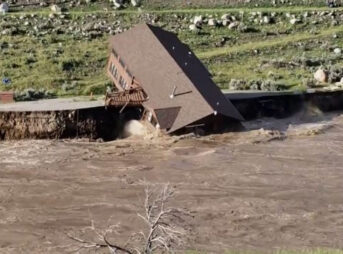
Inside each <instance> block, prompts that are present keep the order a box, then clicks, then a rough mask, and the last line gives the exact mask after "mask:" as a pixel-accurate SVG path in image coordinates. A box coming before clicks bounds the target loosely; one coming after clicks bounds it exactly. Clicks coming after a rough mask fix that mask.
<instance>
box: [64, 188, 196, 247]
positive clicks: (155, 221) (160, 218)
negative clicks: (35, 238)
mask: <svg viewBox="0 0 343 254" xmlns="http://www.w3.org/2000/svg"><path fill="white" fill-rule="evenodd" d="M143 184H144V186H145V201H144V214H138V216H139V218H141V219H142V220H143V221H144V222H145V225H146V227H145V228H144V229H143V230H142V231H140V232H139V233H135V234H133V235H132V236H131V237H130V239H129V240H128V241H127V243H126V244H125V245H124V246H119V245H118V244H114V243H111V242H110V241H109V240H108V237H107V236H108V235H113V234H118V232H117V229H118V228H119V227H120V226H119V224H114V225H110V226H108V227H107V228H106V229H105V230H99V229H97V228H96V227H95V225H94V221H93V220H91V225H90V226H89V227H86V228H85V229H84V231H90V232H92V234H93V235H95V237H96V240H95V241H90V240H85V239H82V238H80V237H76V236H73V235H71V234H67V236H68V237H69V238H70V239H72V240H73V241H75V242H77V243H78V246H77V248H76V249H74V250H73V251H74V252H79V251H80V250H82V249H100V248H107V249H108V250H109V252H110V253H111V254H119V253H124V254H134V253H136V254H152V253H154V252H156V251H159V252H168V253H170V252H173V250H174V249H175V248H177V247H180V246H182V244H184V242H185V238H186V235H187V230H186V226H185V225H186V224H187V220H188V218H189V216H190V214H189V213H188V212H186V211H184V210H182V209H178V208H173V207H170V205H169V201H170V199H171V198H173V197H174V194H175V191H174V189H173V188H172V187H171V186H170V185H169V184H162V185H161V184H160V185H159V184H149V183H146V182H143Z"/></svg>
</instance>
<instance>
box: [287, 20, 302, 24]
mask: <svg viewBox="0 0 343 254" xmlns="http://www.w3.org/2000/svg"><path fill="white" fill-rule="evenodd" d="M300 22H301V21H300V19H297V18H293V19H291V20H290V21H289V23H291V24H292V25H295V24H298V23H300Z"/></svg>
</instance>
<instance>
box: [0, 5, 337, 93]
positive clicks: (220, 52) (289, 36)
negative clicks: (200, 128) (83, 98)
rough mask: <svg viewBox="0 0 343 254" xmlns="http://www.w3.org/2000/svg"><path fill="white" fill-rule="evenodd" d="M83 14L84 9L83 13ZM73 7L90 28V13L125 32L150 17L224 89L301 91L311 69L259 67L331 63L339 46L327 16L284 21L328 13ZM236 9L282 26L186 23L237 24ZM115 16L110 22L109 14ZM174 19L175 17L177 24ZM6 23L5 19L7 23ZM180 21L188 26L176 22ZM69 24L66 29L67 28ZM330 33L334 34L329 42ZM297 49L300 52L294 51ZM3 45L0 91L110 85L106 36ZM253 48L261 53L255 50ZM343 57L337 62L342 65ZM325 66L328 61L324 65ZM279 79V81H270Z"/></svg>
mask: <svg viewBox="0 0 343 254" xmlns="http://www.w3.org/2000/svg"><path fill="white" fill-rule="evenodd" d="M82 8H83V7H82ZM82 8H81V7H78V8H74V9H71V10H70V12H69V14H68V15H69V17H70V21H71V22H74V23H77V24H79V26H80V27H82V26H83V24H82V22H83V19H84V20H85V21H86V23H87V22H94V20H93V19H92V18H90V16H91V15H90V14H95V15H97V17H96V20H97V21H100V20H104V21H106V22H107V23H108V24H111V23H112V22H116V21H120V22H121V25H122V27H124V28H128V27H131V26H132V25H134V24H136V23H139V22H142V20H145V18H146V16H147V14H148V13H149V15H153V16H154V17H157V18H158V21H157V25H159V26H162V27H164V28H165V29H167V30H170V31H173V32H176V33H177V34H178V36H179V38H180V39H181V40H182V41H183V42H184V43H186V44H188V45H189V46H190V47H191V49H192V50H194V51H195V53H196V54H197V56H199V57H200V59H201V60H203V61H204V63H205V65H206V66H207V67H208V68H209V70H210V72H211V73H212V74H213V78H214V81H215V82H216V83H217V84H218V85H219V86H220V87H222V88H227V87H228V84H229V82H230V80H231V79H242V80H246V81H250V80H266V79H270V78H271V76H272V78H273V79H275V81H277V82H281V83H284V84H285V87H287V88H288V89H291V90H292V89H303V85H302V83H303V79H305V78H311V77H312V76H313V71H314V70H313V69H311V68H308V67H297V68H277V67H275V66H262V63H263V62H268V61H271V60H273V59H284V60H285V61H292V59H293V58H300V57H304V56H305V57H307V58H310V59H311V58H328V59H330V57H331V55H332V53H330V50H329V49H328V48H329V47H324V48H323V47H322V46H323V45H326V44H328V45H329V46H330V47H336V46H338V47H343V42H342V40H341V38H342V37H343V25H338V26H332V25H331V24H330V22H331V19H330V18H325V17H324V18H320V20H321V21H320V22H319V23H318V24H316V25H313V24H312V21H313V20H314V18H310V19H309V20H306V21H305V22H303V23H302V24H299V25H295V26H292V25H291V24H290V23H289V20H288V19H287V18H286V16H285V15H284V14H285V13H286V12H290V13H292V14H295V15H300V14H302V12H305V11H306V12H308V11H313V10H328V9H327V8H325V7H318V8H317V7H316V8H315V7H306V6H293V7H283V8H281V7H277V8H276V7H272V8H270V7H269V8H267V7H261V8H241V7H239V8H237V7H235V8H222V9H220V8H217V7H216V8H214V9H209V8H204V9H182V8H181V9H176V10H171V9H152V10H151V9H148V10H147V9H143V10H142V11H138V10H137V9H132V8H131V9H128V10H121V11H104V10H103V9H102V8H103V6H102V7H99V6H96V5H91V6H88V7H84V9H82ZM335 10H336V12H338V14H337V15H341V14H343V9H335ZM240 11H244V12H245V13H249V12H252V11H262V12H266V13H271V12H279V13H281V14H282V15H280V18H279V21H278V22H276V23H274V24H256V23H254V22H253V21H252V20H249V19H247V18H246V17H247V15H246V14H245V16H243V18H244V20H243V21H244V23H245V24H246V25H247V26H248V27H250V28H253V29H255V30H256V32H239V31H232V30H229V29H228V28H225V27H221V28H212V27H208V26H204V28H203V30H202V32H201V33H200V34H195V33H192V32H190V31H189V30H188V26H189V24H190V21H189V20H190V19H191V18H192V17H194V15H197V14H202V15H204V16H209V15H211V16H213V17H217V18H220V17H221V15H222V14H223V13H228V12H229V13H231V14H232V15H235V16H236V17H237V18H241V13H240ZM49 12H50V11H49V9H47V8H45V9H32V10H25V11H20V12H13V13H10V14H9V15H6V16H4V17H0V26H1V25H3V24H7V25H8V26H10V27H12V26H15V25H14V23H11V22H14V21H13V20H11V17H17V16H22V15H24V14H35V15H36V18H38V19H44V18H46V17H47V15H48V14H49ZM114 12H115V13H116V15H115V16H114V15H113V13H114ZM175 14H177V15H178V18H175ZM5 18H6V20H5ZM180 19H181V20H183V19H185V20H187V21H186V22H184V21H180ZM67 27H68V26H66V27H64V28H63V29H67ZM18 28H19V29H21V30H22V31H24V32H25V30H26V29H27V27H25V26H23V25H22V24H20V25H19V26H18ZM333 34H338V35H339V36H338V38H336V39H334V38H333V37H332V35H333ZM223 38H226V40H227V41H226V42H225V45H224V46H222V47H217V43H218V42H219V41H221V40H222V39H223ZM299 43H301V44H304V45H305V47H306V48H307V49H306V50H305V49H299ZM0 45H7V46H5V47H2V49H1V50H0V75H1V77H9V78H10V79H11V80H12V85H11V86H10V87H5V86H0V90H8V89H12V90H24V89H26V88H31V87H32V88H35V89H40V88H44V89H47V90H52V91H54V92H55V93H56V94H58V95H87V94H90V93H94V94H102V93H104V91H105V88H106V86H107V85H108V84H109V79H108V78H107V76H106V74H105V70H104V68H105V65H106V60H107V55H108V34H103V36H102V37H100V38H96V39H87V38H77V37H74V36H73V35H72V34H69V33H64V34H57V33H52V34H46V35H43V36H40V37H36V38H35V37H32V36H30V35H26V34H19V35H13V36H1V37H0ZM254 50H257V51H258V53H256V52H254ZM341 60H342V59H336V60H334V62H333V63H334V64H339V63H340V62H342V61H341ZM328 62H329V61H328ZM275 77H276V78H275Z"/></svg>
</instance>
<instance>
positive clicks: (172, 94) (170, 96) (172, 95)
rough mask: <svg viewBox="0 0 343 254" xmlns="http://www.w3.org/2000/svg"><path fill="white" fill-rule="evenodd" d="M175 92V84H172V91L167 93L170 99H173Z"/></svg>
mask: <svg viewBox="0 0 343 254" xmlns="http://www.w3.org/2000/svg"><path fill="white" fill-rule="evenodd" d="M175 92H176V86H174V88H173V92H172V93H171V94H170V95H169V98H170V99H173V98H174V97H175Z"/></svg>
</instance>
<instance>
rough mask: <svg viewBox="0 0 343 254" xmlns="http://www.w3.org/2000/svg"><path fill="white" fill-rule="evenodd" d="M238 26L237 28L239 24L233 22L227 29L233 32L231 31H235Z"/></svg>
mask: <svg viewBox="0 0 343 254" xmlns="http://www.w3.org/2000/svg"><path fill="white" fill-rule="evenodd" d="M238 26H239V22H237V21H235V22H232V23H231V24H230V25H229V29H230V30H233V29H236V28H237V27H238Z"/></svg>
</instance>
